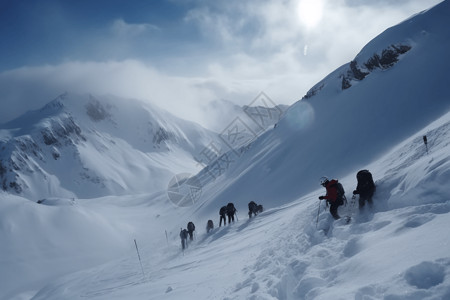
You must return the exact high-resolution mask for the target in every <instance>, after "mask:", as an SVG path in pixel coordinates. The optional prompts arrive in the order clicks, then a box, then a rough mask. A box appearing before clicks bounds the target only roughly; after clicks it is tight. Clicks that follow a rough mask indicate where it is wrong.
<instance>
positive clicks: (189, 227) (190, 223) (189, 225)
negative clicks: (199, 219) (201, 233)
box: [187, 222, 195, 231]
mask: <svg viewBox="0 0 450 300" xmlns="http://www.w3.org/2000/svg"><path fill="white" fill-rule="evenodd" d="M187 229H188V230H189V231H194V230H195V225H194V223H192V222H189V223H188V225H187Z"/></svg>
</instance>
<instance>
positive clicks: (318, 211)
mask: <svg viewBox="0 0 450 300" xmlns="http://www.w3.org/2000/svg"><path fill="white" fill-rule="evenodd" d="M321 201H322V200H319V209H318V210H317V220H316V229H317V225H318V224H319V213H320V204H322V203H321Z"/></svg>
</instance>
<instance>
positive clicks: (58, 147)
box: [0, 93, 217, 200]
mask: <svg viewBox="0 0 450 300" xmlns="http://www.w3.org/2000/svg"><path fill="white" fill-rule="evenodd" d="M1 128H2V130H1V140H0V144H1V145H0V147H1V148H2V149H3V151H2V155H1V157H0V170H1V172H0V176H1V183H2V189H3V190H5V191H9V192H13V193H16V194H20V195H24V196H27V197H32V198H34V199H36V198H38V199H39V198H41V197H48V196H59V197H88V198H89V197H95V196H101V195H110V194H127V193H130V192H132V193H135V192H156V191H160V190H163V189H165V187H166V186H167V183H168V182H169V180H170V178H171V176H173V174H175V173H176V172H195V171H196V170H199V169H200V168H199V167H198V166H196V165H197V162H196V161H195V155H196V154H197V153H199V152H200V151H201V150H202V148H203V147H205V146H206V145H207V144H208V143H211V141H213V140H216V139H217V135H216V134H215V133H213V132H211V131H208V130H206V129H204V128H202V127H201V126H199V125H197V124H194V123H191V122H188V121H185V120H181V119H179V118H177V117H175V116H173V115H171V114H170V113H168V112H166V111H163V110H161V109H159V108H157V107H155V106H153V105H150V104H149V103H146V102H142V101H138V100H131V99H120V98H116V97H112V96H102V97H98V96H93V95H75V94H67V93H66V94H63V95H61V96H59V97H57V98H56V99H54V100H53V101H51V102H49V103H48V104H47V105H45V106H44V107H42V108H41V109H38V110H35V111H30V112H28V113H26V114H24V115H23V116H21V117H19V118H17V119H15V120H12V121H10V122H8V123H6V124H3V125H2V126H1ZM36 200H37V199H36Z"/></svg>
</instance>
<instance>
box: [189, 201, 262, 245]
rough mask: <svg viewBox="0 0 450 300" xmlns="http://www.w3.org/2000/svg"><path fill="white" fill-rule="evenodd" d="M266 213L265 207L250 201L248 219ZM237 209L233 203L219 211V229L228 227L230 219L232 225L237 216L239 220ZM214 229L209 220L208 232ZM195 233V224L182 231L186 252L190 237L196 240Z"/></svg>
mask: <svg viewBox="0 0 450 300" xmlns="http://www.w3.org/2000/svg"><path fill="white" fill-rule="evenodd" d="M263 211H264V207H263V206H262V205H261V204H259V205H258V204H256V203H255V202H254V201H250V202H249V203H248V217H249V218H251V217H252V215H254V216H256V215H257V214H259V213H261V212H263ZM236 213H237V209H236V208H235V207H234V204H233V203H232V202H230V203H228V204H227V205H224V206H222V207H221V208H220V210H219V215H220V220H219V227H221V226H222V221H223V225H227V218H226V217H228V224H231V222H234V217H235V216H236V219H237V215H236ZM213 229H214V222H213V221H212V220H208V222H207V223H206V232H207V233H209V232H210V231H211V230H213ZM194 231H195V225H194V223H193V222H189V223H188V224H187V229H181V231H180V238H181V247H182V249H183V250H184V249H185V248H186V247H187V239H188V236H189V239H190V240H191V241H192V240H193V239H194V237H193V235H194Z"/></svg>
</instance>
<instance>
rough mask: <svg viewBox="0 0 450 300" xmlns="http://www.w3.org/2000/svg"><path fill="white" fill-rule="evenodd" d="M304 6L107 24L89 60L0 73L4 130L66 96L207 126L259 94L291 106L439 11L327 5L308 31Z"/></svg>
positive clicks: (204, 11)
mask: <svg viewBox="0 0 450 300" xmlns="http://www.w3.org/2000/svg"><path fill="white" fill-rule="evenodd" d="M303 1H310V0H288V1H275V0H266V1H256V0H253V1H252V0H250V1H232V0H230V1H204V0H194V1H191V2H190V3H191V4H193V6H191V7H192V8H190V9H188V10H187V11H186V13H185V15H184V19H183V20H181V22H180V23H181V25H180V26H182V27H183V29H182V30H181V29H179V31H177V30H178V29H177V30H176V29H174V27H176V26H175V25H173V26H171V29H170V30H169V29H168V28H167V27H164V26H156V25H153V24H150V23H131V22H126V21H125V20H123V19H122V18H118V19H114V21H113V22H109V23H108V24H109V25H108V30H109V31H108V33H107V34H105V32H104V31H102V35H101V36H95V34H96V32H95V31H94V32H93V33H92V35H88V37H86V38H85V40H87V41H88V42H86V43H85V44H86V45H88V46H86V45H85V44H83V45H81V47H80V48H86V47H87V49H89V51H91V52H93V53H95V57H93V58H91V59H89V58H86V57H83V59H84V61H72V60H67V62H64V63H59V64H53V65H47V66H38V67H23V68H18V69H14V70H10V71H6V72H3V73H0V90H1V91H2V104H3V105H2V106H3V107H5V109H2V111H1V112H0V117H1V120H2V121H4V120H8V119H11V118H13V117H16V116H17V115H18V114H19V113H23V112H24V111H26V110H29V109H36V108H38V107H40V106H42V105H43V104H45V103H46V102H48V101H49V100H50V99H53V98H54V97H55V96H57V95H59V94H61V93H62V92H64V91H69V92H76V93H83V92H87V93H93V94H113V95H117V96H122V97H128V98H139V99H148V100H150V101H152V102H154V103H156V104H157V105H159V106H160V107H162V108H165V109H168V110H169V111H172V112H174V113H175V114H177V115H179V116H181V117H185V118H187V119H191V120H195V121H197V122H199V123H203V124H204V125H205V123H207V121H206V120H205V119H211V118H205V117H203V116H202V115H203V114H204V113H205V110H204V108H205V107H209V106H210V105H208V104H209V103H211V102H212V101H215V100H218V99H226V100H230V101H232V102H234V103H236V104H239V105H246V104H249V103H250V102H251V101H252V100H253V99H254V98H255V97H256V96H257V95H258V94H259V93H260V92H261V91H264V92H265V93H266V94H267V95H268V96H269V97H270V98H271V99H273V101H275V102H276V103H279V104H291V103H293V102H295V101H296V100H298V99H300V98H301V97H302V96H303V95H304V94H305V93H306V92H307V91H308V90H309V88H311V87H312V86H313V85H314V84H315V83H317V82H318V81H320V80H321V79H322V78H323V77H325V76H326V75H327V74H329V73H330V72H332V71H333V70H334V69H336V68H337V67H339V66H341V65H342V64H344V63H346V62H349V61H350V60H352V59H353V58H354V57H355V56H356V55H357V53H358V52H359V51H360V50H361V48H362V47H363V46H364V45H365V44H366V43H367V42H369V41H370V40H371V39H372V38H374V37H375V36H376V35H378V34H380V33H381V32H382V31H383V30H385V29H386V28H388V27H390V26H393V25H395V24H396V23H399V22H401V21H402V20H404V19H405V18H407V17H409V16H410V15H412V14H413V13H416V12H418V11H420V10H422V9H425V8H428V7H430V6H431V5H433V4H436V3H438V2H439V1H438V0H424V1H417V0H403V1H399V2H397V1H389V0H383V2H382V3H383V5H380V3H381V2H378V1H377V2H373V1H353V0H333V1H325V0H324V1H322V4H323V5H322V6H321V7H320V9H321V10H322V11H320V12H316V13H317V15H318V16H320V18H317V19H315V20H314V24H313V23H309V25H307V24H305V23H304V22H302V20H301V16H302V14H301V13H300V12H299V9H301V7H302V6H301V4H302V2H303ZM316 9H317V8H316ZM312 25H313V26H312ZM185 32H186V33H187V34H190V35H192V36H190V35H187V36H186V37H185V38H183V37H181V33H185ZM172 33H176V34H174V35H171V34H172ZM306 49H307V51H305V50H306ZM148 53H150V55H149V56H146V54H147V55H148ZM99 59H102V60H103V62H100V61H98V60H99ZM0 122H1V121H0Z"/></svg>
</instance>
